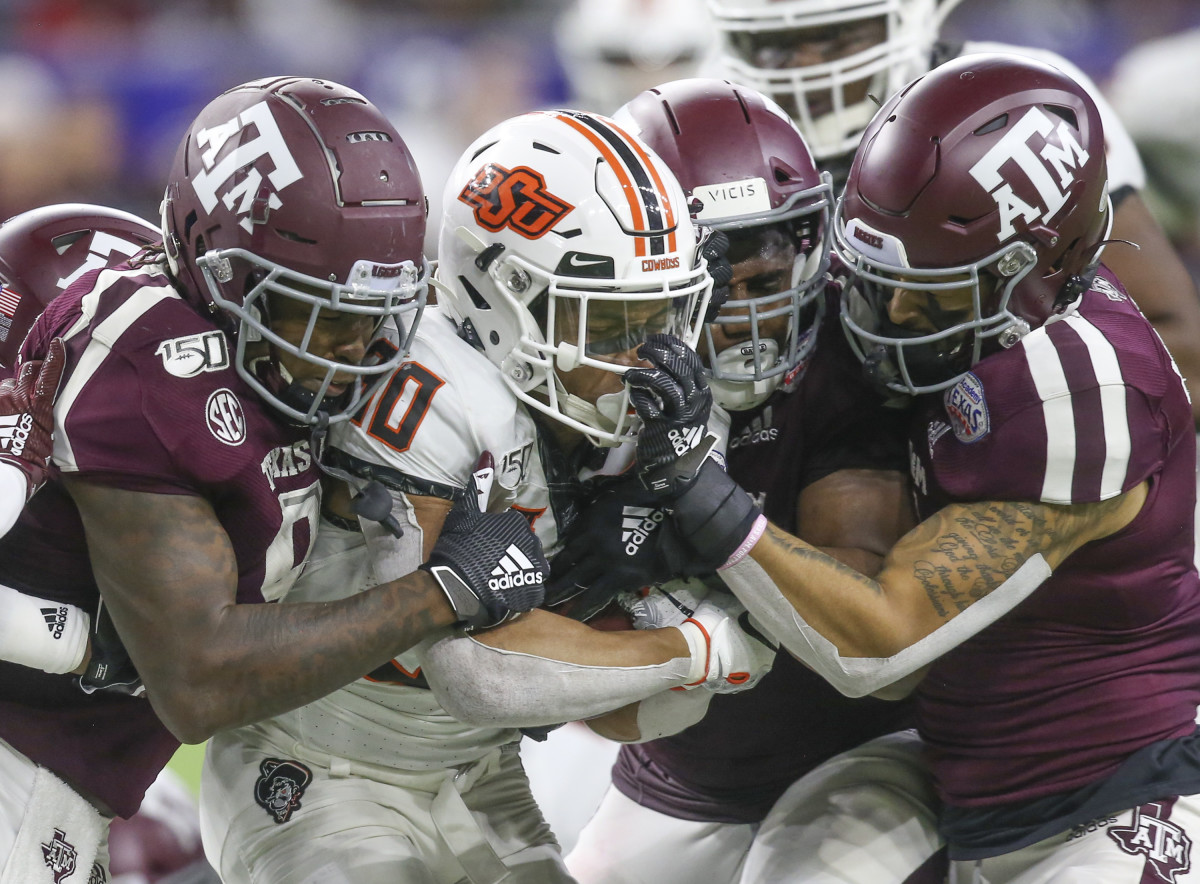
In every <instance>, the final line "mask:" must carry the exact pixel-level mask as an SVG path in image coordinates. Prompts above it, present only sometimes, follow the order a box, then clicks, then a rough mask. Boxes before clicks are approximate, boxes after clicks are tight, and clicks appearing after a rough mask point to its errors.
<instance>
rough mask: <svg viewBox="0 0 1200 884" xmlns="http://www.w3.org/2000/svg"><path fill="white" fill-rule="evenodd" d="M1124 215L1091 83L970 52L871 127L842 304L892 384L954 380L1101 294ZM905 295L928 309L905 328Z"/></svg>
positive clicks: (859, 168)
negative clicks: (1088, 296)
mask: <svg viewBox="0 0 1200 884" xmlns="http://www.w3.org/2000/svg"><path fill="white" fill-rule="evenodd" d="M1111 223H1112V211H1111V209H1110V206H1109V200H1108V173H1107V167H1106V165H1105V159H1104V133H1103V131H1102V129H1101V124H1100V114H1099V112H1098V111H1097V109H1096V106H1095V104H1094V103H1093V102H1092V99H1091V98H1090V97H1089V96H1088V93H1087V92H1086V91H1085V90H1084V89H1083V87H1081V86H1080V85H1079V84H1078V83H1076V82H1075V81H1074V80H1072V79H1071V78H1070V77H1068V76H1067V75H1066V74H1064V73H1062V72H1061V71H1059V70H1058V69H1057V68H1054V67H1051V66H1050V65H1047V64H1043V63H1041V62H1037V61H1033V60H1031V59H1028V58H1023V57H1020V56H1014V55H1002V54H980V55H965V56H961V57H960V58H958V59H955V60H954V61H951V62H949V63H947V64H945V65H942V66H941V67H938V68H936V69H935V70H933V71H931V72H930V73H929V74H927V75H925V76H924V77H921V78H919V79H917V80H915V81H914V82H913V83H911V84H909V85H908V86H907V87H906V88H905V89H904V90H902V91H901V92H900V93H899V94H898V95H897V96H895V97H894V98H893V99H892V100H891V101H889V102H888V103H887V104H886V105H885V106H884V107H883V108H882V109H880V111H879V113H878V114H876V116H875V118H874V120H873V121H872V122H871V125H870V126H869V127H868V128H867V130H866V132H865V133H864V134H863V140H862V144H861V145H860V146H859V149H858V152H857V154H856V155H855V158H854V163H853V165H852V166H851V169H850V177H849V179H848V180H847V182H846V189H845V193H844V195H843V197H842V200H841V202H840V203H839V205H838V211H837V215H836V218H835V221H834V227H835V238H836V239H835V248H836V249H837V252H838V254H839V256H840V257H842V258H843V259H844V260H845V261H846V263H847V264H848V265H850V267H851V268H852V270H853V272H854V273H855V274H856V276H857V280H856V282H855V284H854V285H852V286H849V287H847V289H846V290H845V292H844V294H843V301H842V318H843V322H844V323H845V326H846V328H847V331H848V333H849V337H850V340H851V343H852V344H854V345H855V348H856V349H857V350H858V351H859V354H860V356H862V357H863V359H864V361H865V362H866V365H867V368H868V371H869V372H872V373H874V375H875V377H876V379H877V380H879V381H880V382H881V383H883V384H884V385H886V386H887V387H889V388H890V389H892V390H896V391H901V392H906V393H924V392H931V391H935V390H941V389H945V388H946V387H949V386H951V385H952V384H953V383H955V382H956V381H957V379H958V377H959V376H961V374H962V373H963V372H965V371H967V370H969V369H970V367H971V366H972V365H974V364H975V362H977V361H978V360H979V359H980V358H981V357H982V356H984V355H986V354H987V353H988V352H992V351H993V350H994V349H995V348H996V347H1011V346H1012V345H1014V344H1015V343H1016V342H1017V341H1019V340H1020V339H1021V338H1022V337H1023V336H1024V335H1025V334H1027V333H1028V332H1029V331H1030V329H1034V328H1038V327H1039V326H1041V325H1042V324H1043V323H1044V322H1046V320H1047V319H1048V318H1049V317H1050V316H1052V315H1053V314H1055V313H1056V312H1061V311H1062V310H1064V309H1066V308H1067V307H1068V305H1070V304H1071V303H1072V302H1074V301H1075V300H1076V299H1077V298H1078V297H1079V296H1080V295H1081V294H1082V293H1083V292H1084V291H1086V290H1087V288H1088V287H1089V286H1090V285H1091V281H1092V279H1093V277H1094V276H1095V273H1096V268H1097V267H1098V266H1099V262H1100V252H1101V248H1102V245H1103V242H1104V239H1105V237H1106V236H1107V233H1108V230H1109V228H1110V226H1111ZM894 298H895V299H897V300H898V302H900V301H901V299H905V298H907V299H908V300H907V303H909V304H918V305H920V312H923V313H924V318H923V320H921V321H919V322H918V323H914V322H912V321H911V320H908V321H905V322H904V324H903V325H898V324H896V323H897V322H898V321H899V320H895V312H896V311H895V308H893V311H892V312H891V313H889V303H890V302H891V301H892V300H893V299H894ZM894 320H895V321H894ZM918 324H919V325H920V326H921V327H920V328H917V327H916V326H917V325H918Z"/></svg>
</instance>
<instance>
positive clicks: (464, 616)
mask: <svg viewBox="0 0 1200 884" xmlns="http://www.w3.org/2000/svg"><path fill="white" fill-rule="evenodd" d="M421 568H423V569H424V570H426V571H428V572H429V573H430V574H432V575H433V578H434V579H435V580H437V582H438V585H439V586H441V588H442V592H444V593H445V594H446V598H447V599H448V600H449V602H450V607H452V608H453V609H454V613H455V614H456V615H457V617H458V625H459V626H462V627H463V628H464V629H467V630H473V629H479V628H482V627H487V626H495V625H496V624H498V623H503V622H504V621H505V620H508V619H509V618H511V617H513V616H515V615H516V614H519V613H521V612H522V611H529V610H532V609H533V608H536V607H539V606H540V605H541V604H542V601H543V599H544V597H545V594H546V583H547V580H548V577H549V575H550V564H549V563H548V562H547V561H546V557H545V555H544V554H543V553H542V544H541V541H539V540H538V539H537V537H536V536H535V535H534V533H533V530H532V529H531V528H530V527H529V520H528V519H526V518H525V516H523V515H522V514H521V513H519V512H516V511H515V510H505V511H504V512H502V513H485V512H480V510H479V493H478V492H477V490H476V489H475V488H474V487H473V486H472V487H470V488H467V489H466V490H465V492H464V493H463V494H462V495H461V496H460V497H459V499H458V500H457V501H456V502H455V504H454V507H453V508H452V509H451V510H450V512H449V513H448V514H447V516H446V521H445V523H444V524H443V525H442V533H441V534H440V535H439V536H438V540H437V543H436V544H434V547H433V551H432V552H431V553H430V555H429V561H427V562H425V563H424V564H423V565H421Z"/></svg>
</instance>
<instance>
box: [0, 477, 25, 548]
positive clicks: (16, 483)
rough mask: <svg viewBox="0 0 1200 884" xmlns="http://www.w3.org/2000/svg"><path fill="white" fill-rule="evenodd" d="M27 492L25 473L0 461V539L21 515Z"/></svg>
mask: <svg viewBox="0 0 1200 884" xmlns="http://www.w3.org/2000/svg"><path fill="white" fill-rule="evenodd" d="M28 491H29V481H28V480H27V479H26V478H25V473H24V472H23V471H22V470H21V469H20V468H19V467H14V466H13V465H12V464H10V463H4V462H2V461H0V537H3V536H4V535H5V534H7V533H8V531H9V529H10V528H12V526H13V525H14V524H15V523H16V521H17V516H19V515H21V510H23V509H24V508H25V495H26V494H27V493H28Z"/></svg>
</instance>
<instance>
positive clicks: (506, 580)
mask: <svg viewBox="0 0 1200 884" xmlns="http://www.w3.org/2000/svg"><path fill="white" fill-rule="evenodd" d="M544 579H545V575H544V574H542V572H541V571H540V570H539V569H538V568H537V567H535V566H534V564H533V562H531V561H529V559H528V558H526V556H525V553H523V552H521V550H519V549H518V548H517V545H516V544H515V543H514V544H511V545H510V546H509V547H508V549H506V550H505V551H504V555H502V556H501V557H500V561H499V562H498V563H497V564H496V567H495V568H494V569H492V576H491V579H490V580H488V589H491V590H501V589H512V588H513V587H514V586H532V585H534V584H536V583H541V582H542V581H543V580H544Z"/></svg>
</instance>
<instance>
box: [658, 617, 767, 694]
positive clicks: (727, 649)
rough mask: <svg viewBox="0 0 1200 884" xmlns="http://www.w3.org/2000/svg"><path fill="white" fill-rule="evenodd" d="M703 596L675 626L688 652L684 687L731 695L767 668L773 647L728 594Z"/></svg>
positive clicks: (759, 677) (753, 682) (756, 680)
mask: <svg viewBox="0 0 1200 884" xmlns="http://www.w3.org/2000/svg"><path fill="white" fill-rule="evenodd" d="M718 598H719V601H714V600H713V598H709V599H706V600H705V601H703V602H701V603H700V605H699V606H698V607H697V608H696V611H695V613H694V614H692V616H691V617H689V618H688V619H687V620H685V621H684V622H683V623H681V624H680V625H679V626H678V629H679V630H680V632H682V633H683V637H684V638H685V639H687V643H688V647H689V648H690V649H691V652H692V669H691V672H690V673H689V680H688V683H687V684H685V685H684V689H685V690H686V689H689V688H696V687H705V688H707V689H708V690H710V691H713V692H715V693H718V694H732V693H736V692H737V691H745V690H749V689H750V688H752V687H754V686H755V685H756V684H758V683H759V681H761V680H762V677H763V676H764V675H766V674H767V673H768V672H770V671H771V665H772V664H773V663H774V662H775V651H776V649H777V646H776V645H775V644H773V643H771V641H770V640H769V639H768V638H767V637H766V635H764V634H763V632H762V631H761V630H759V629H757V628H756V627H755V625H754V624H753V623H752V622H751V620H750V615H749V614H747V613H746V608H745V606H743V605H742V603H741V602H739V601H738V600H737V599H735V598H733V597H732V596H728V597H726V596H723V595H722V596H720V597H718Z"/></svg>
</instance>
